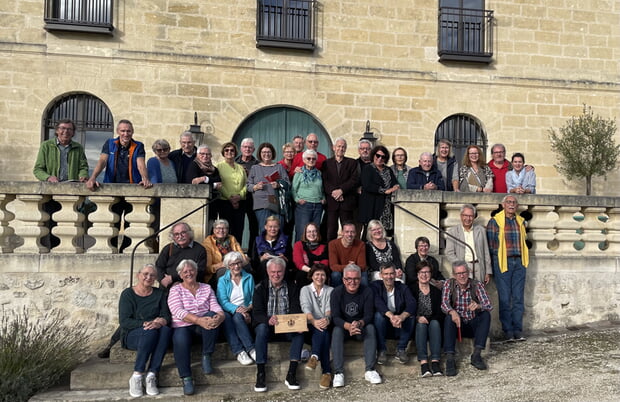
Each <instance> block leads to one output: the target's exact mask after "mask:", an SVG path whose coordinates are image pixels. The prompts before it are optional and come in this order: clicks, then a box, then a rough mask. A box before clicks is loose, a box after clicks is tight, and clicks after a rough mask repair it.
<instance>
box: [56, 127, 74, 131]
mask: <svg viewBox="0 0 620 402" xmlns="http://www.w3.org/2000/svg"><path fill="white" fill-rule="evenodd" d="M58 131H73V127H64V126H59V127H58Z"/></svg>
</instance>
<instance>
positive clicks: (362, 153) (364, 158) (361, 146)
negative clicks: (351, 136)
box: [353, 140, 372, 236]
mask: <svg viewBox="0 0 620 402" xmlns="http://www.w3.org/2000/svg"><path fill="white" fill-rule="evenodd" d="M370 151H372V142H370V141H369V140H360V142H359V143H358V145H357V153H358V154H359V157H358V158H357V159H356V160H355V161H356V162H357V169H358V170H357V174H358V176H360V178H361V175H362V170H364V167H366V166H367V165H369V164H370V162H372V160H371V159H370ZM360 180H361V179H360ZM360 194H362V183H361V181H359V182H358V183H357V195H358V197H359V195H360ZM354 214H355V217H354V219H353V222H358V219H357V217H358V215H359V206H356V207H355V211H354ZM356 227H357V233H358V234H359V235H360V236H361V235H362V232H363V229H364V225H363V224H361V223H358V224H357V226H356Z"/></svg>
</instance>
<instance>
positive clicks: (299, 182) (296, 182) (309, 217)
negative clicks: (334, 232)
mask: <svg viewBox="0 0 620 402" xmlns="http://www.w3.org/2000/svg"><path fill="white" fill-rule="evenodd" d="M302 159H303V161H304V165H303V166H302V168H301V171H300V172H298V173H295V176H294V177H293V185H292V195H293V200H294V201H295V203H296V206H295V241H299V240H300V239H301V236H302V234H303V231H304V228H305V227H306V225H307V224H308V223H310V222H312V223H316V224H317V225H319V226H320V225H321V217H322V215H323V205H324V204H325V194H324V193H323V178H322V176H321V172H320V171H319V170H318V169H317V168H316V160H317V152H316V151H313V150H312V149H307V150H305V151H304V153H303V155H302Z"/></svg>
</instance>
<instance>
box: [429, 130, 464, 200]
mask: <svg viewBox="0 0 620 402" xmlns="http://www.w3.org/2000/svg"><path fill="white" fill-rule="evenodd" d="M433 156H434V157H435V160H434V162H433V163H434V165H435V166H436V167H437V169H439V171H440V172H441V178H442V180H443V184H444V187H445V191H457V192H458V191H459V164H458V162H457V161H456V158H455V157H454V155H452V143H451V142H450V141H448V140H447V139H445V138H442V139H441V140H439V142H438V143H437V149H436V150H435V155H433Z"/></svg>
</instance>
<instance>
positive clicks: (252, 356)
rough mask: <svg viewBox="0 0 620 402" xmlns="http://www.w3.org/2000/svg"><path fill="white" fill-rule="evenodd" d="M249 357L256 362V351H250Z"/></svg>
mask: <svg viewBox="0 0 620 402" xmlns="http://www.w3.org/2000/svg"><path fill="white" fill-rule="evenodd" d="M249 355H250V357H251V358H252V360H254V361H256V349H252V350H250V352H249Z"/></svg>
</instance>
